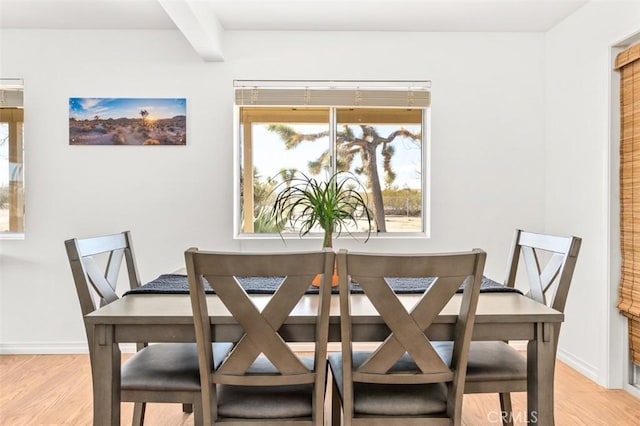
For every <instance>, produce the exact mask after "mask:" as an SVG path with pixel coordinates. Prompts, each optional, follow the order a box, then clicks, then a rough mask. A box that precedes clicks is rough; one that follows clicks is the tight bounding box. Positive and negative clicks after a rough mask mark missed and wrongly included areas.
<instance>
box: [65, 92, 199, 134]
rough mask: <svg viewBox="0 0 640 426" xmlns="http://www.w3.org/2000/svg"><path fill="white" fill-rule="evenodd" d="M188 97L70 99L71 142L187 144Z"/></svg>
mask: <svg viewBox="0 0 640 426" xmlns="http://www.w3.org/2000/svg"><path fill="white" fill-rule="evenodd" d="M186 143H187V100H186V99H185V98H170V99H166V98H165V99H159V98H69V145H185V144H186Z"/></svg>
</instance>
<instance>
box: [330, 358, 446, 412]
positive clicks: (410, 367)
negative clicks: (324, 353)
mask: <svg viewBox="0 0 640 426" xmlns="http://www.w3.org/2000/svg"><path fill="white" fill-rule="evenodd" d="M370 356H371V352H354V353H353V369H354V370H356V369H357V368H359V367H360V365H362V363H363V362H364V361H366V360H367V359H368V358H369V357H370ZM329 366H330V367H331V373H332V374H333V377H334V380H335V381H336V384H337V387H338V392H339V393H340V396H341V398H342V397H343V392H344V389H343V383H344V382H343V370H342V353H340V352H337V353H332V354H331V355H329ZM391 371H403V372H406V371H419V370H418V368H417V366H416V365H415V363H413V361H411V360H410V358H409V357H408V356H406V354H405V356H404V357H403V358H401V359H400V360H399V361H398V362H397V363H396V364H395V365H394V366H393V367H392V368H391ZM446 408H447V386H446V385H445V384H444V383H429V384H411V385H407V384H377V383H361V382H358V383H354V384H353V409H354V413H355V414H358V415H377V416H420V415H432V414H439V413H443V412H444V411H445V410H446Z"/></svg>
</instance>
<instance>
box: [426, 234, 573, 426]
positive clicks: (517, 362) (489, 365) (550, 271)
mask: <svg viewBox="0 0 640 426" xmlns="http://www.w3.org/2000/svg"><path fill="white" fill-rule="evenodd" d="M581 242H582V240H581V239H580V238H578V237H575V236H569V237H564V236H556V235H544V234H537V233H533V232H527V231H523V230H520V229H517V230H516V231H515V234H514V238H513V244H512V248H511V252H510V256H509V261H508V264H507V273H506V278H505V280H504V285H506V286H507V287H512V288H513V287H515V285H516V278H518V277H519V275H518V266H519V264H520V263H523V264H524V266H525V270H526V273H525V274H520V275H521V276H522V278H523V279H524V281H527V282H528V288H526V289H524V291H525V292H526V295H527V296H528V297H530V298H531V299H533V300H536V301H537V302H539V303H543V304H546V305H548V306H550V307H551V308H553V309H555V310H556V311H559V312H564V307H565V303H566V301H567V295H568V293H569V287H570V285H571V278H572V276H573V271H574V269H575V265H576V260H577V258H578V253H579V251H580V244H581ZM559 334H560V325H559V324H558V326H557V327H555V329H554V333H553V339H554V340H553V341H554V346H555V348H554V351H557V348H558V336H559ZM437 346H438V349H439V350H440V351H441V353H443V354H445V353H447V352H450V351H451V347H450V344H449V347H448V348H447V344H438V345H437ZM444 356H445V357H446V356H448V355H444ZM526 391H527V360H526V357H525V356H523V355H521V354H520V353H519V352H518V351H517V350H516V349H515V348H514V347H512V346H510V345H509V344H508V343H507V342H495V341H489V342H480V341H476V342H471V349H470V351H469V362H468V365H467V379H466V384H465V390H464V392H465V393H467V394H472V393H498V394H499V395H500V407H501V410H502V421H503V424H504V425H512V424H513V411H512V407H511V395H510V392H526Z"/></svg>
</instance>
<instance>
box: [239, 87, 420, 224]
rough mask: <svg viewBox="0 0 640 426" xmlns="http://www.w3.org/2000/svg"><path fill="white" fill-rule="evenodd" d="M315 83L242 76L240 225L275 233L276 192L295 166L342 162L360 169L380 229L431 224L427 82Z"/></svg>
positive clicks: (322, 173)
mask: <svg viewBox="0 0 640 426" xmlns="http://www.w3.org/2000/svg"><path fill="white" fill-rule="evenodd" d="M309 83H310V82H304V83H302V82H236V88H235V99H236V116H237V124H238V128H237V139H238V143H237V152H238V156H237V159H238V168H237V170H238V174H237V176H238V180H237V195H238V196H237V197H236V200H237V206H236V207H237V209H236V211H237V212H238V214H237V215H236V218H237V229H238V233H239V234H241V235H254V236H256V235H258V234H273V233H276V232H278V228H279V226H278V224H276V223H274V221H273V218H271V215H270V212H271V208H272V206H273V199H274V198H275V196H276V195H277V191H278V190H279V188H282V187H283V186H282V185H285V184H286V183H284V182H286V180H287V179H288V178H289V177H291V176H292V175H294V174H295V173H305V174H306V175H310V176H313V177H315V178H316V179H318V180H323V179H324V178H326V177H327V176H329V175H331V174H332V173H334V172H337V171H349V172H351V173H353V174H354V175H355V176H356V177H357V179H358V181H359V182H360V184H361V187H362V188H363V190H362V192H365V194H363V195H365V196H366V199H367V200H368V205H369V207H370V208H371V210H372V212H373V214H374V217H375V222H376V227H377V231H378V232H380V233H388V234H399V235H408V234H414V235H415V234H424V233H426V230H427V221H426V215H425V211H426V210H427V208H426V207H427V199H428V197H427V196H426V194H427V193H428V188H427V185H426V183H427V182H428V180H427V173H426V170H427V167H426V164H427V161H426V160H427V158H426V153H427V152H428V150H427V137H426V130H427V128H428V116H429V114H428V113H429V111H428V108H429V101H430V93H429V91H428V82H421V85H416V84H415V83H413V82H412V83H409V82H402V83H399V82H394V83H389V82H359V83H357V84H356V83H355V82H330V83H329V82H325V84H324V85H323V84H322V82H314V84H309ZM301 84H305V86H304V87H301ZM329 85H331V86H330V87H329ZM363 223H365V222H364V221H363ZM282 225H284V226H286V227H285V228H284V232H283V233H289V232H291V233H296V234H297V230H296V229H293V228H292V227H291V226H290V224H280V226H282ZM365 230H366V228H365V229H352V230H351V231H353V232H359V231H365ZM374 231H376V229H374Z"/></svg>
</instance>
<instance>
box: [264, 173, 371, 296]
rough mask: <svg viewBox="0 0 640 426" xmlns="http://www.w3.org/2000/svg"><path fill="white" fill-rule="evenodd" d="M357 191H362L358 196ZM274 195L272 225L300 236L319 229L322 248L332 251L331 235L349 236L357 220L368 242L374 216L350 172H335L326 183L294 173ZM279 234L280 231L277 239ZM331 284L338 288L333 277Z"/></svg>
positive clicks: (359, 186)
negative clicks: (286, 226) (362, 223)
mask: <svg viewBox="0 0 640 426" xmlns="http://www.w3.org/2000/svg"><path fill="white" fill-rule="evenodd" d="M283 186H284V189H282V187H283ZM358 189H362V190H363V192H362V193H360V192H359V191H358ZM278 191H279V192H278ZM274 192H277V196H276V198H275V201H274V203H273V208H272V211H271V213H272V216H273V217H274V219H275V223H281V224H284V223H288V224H290V225H291V226H292V227H293V228H294V229H298V230H299V231H298V232H299V234H300V236H301V237H303V236H305V235H307V234H309V232H311V231H312V230H313V229H314V228H315V227H316V226H319V227H320V228H321V229H322V230H323V232H324V238H323V241H322V247H323V248H325V247H330V248H332V247H333V234H334V233H335V234H336V236H337V237H339V236H340V234H341V233H342V232H347V233H349V234H352V231H351V230H349V225H353V226H354V227H355V228H357V226H358V219H365V220H366V225H367V226H366V232H367V238H366V240H365V242H366V241H368V240H369V237H370V235H371V224H372V222H373V213H372V211H371V209H370V208H369V207H368V206H367V202H366V192H365V191H364V187H363V186H362V184H361V183H360V181H359V180H358V179H357V178H356V177H355V176H354V175H353V174H352V173H350V172H337V173H334V174H332V175H330V176H329V177H328V179H327V180H326V181H318V180H317V179H316V178H314V177H311V176H307V175H305V174H304V173H302V172H297V173H294V174H293V176H292V177H290V178H289V179H286V180H285V181H284V182H282V183H280V184H279V185H278V186H276V188H275V189H274ZM363 194H365V195H363ZM316 229H317V228H316ZM282 231H283V229H282V228H279V230H278V232H279V233H280V236H282ZM314 281H315V280H314ZM334 281H335V284H334V285H337V280H336V277H335V276H334Z"/></svg>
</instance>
